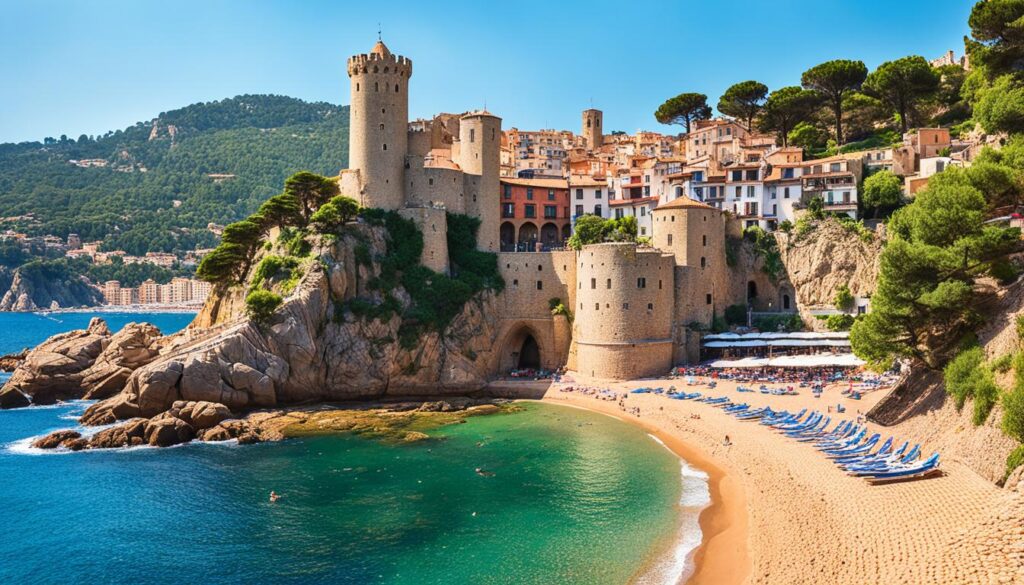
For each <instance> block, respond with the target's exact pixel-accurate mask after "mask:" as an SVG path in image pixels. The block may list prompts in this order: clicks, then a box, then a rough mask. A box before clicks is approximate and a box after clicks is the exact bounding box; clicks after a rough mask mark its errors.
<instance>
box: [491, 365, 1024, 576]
mask: <svg viewBox="0 0 1024 585" xmlns="http://www.w3.org/2000/svg"><path fill="white" fill-rule="evenodd" d="M575 380H576V382H574V383H572V384H551V385H550V387H549V388H547V391H546V392H545V393H544V397H543V400H544V401H546V402H552V403H556V404H567V405H572V406H577V407H582V408H587V409H590V410H593V411H597V412H603V413H606V414H611V415H614V416H618V417H620V418H622V419H624V420H627V421H630V422H632V423H634V424H638V425H640V426H642V427H644V428H645V429H647V430H649V431H650V432H652V433H654V434H655V435H656V436H658V437H659V438H660V439H661V440H663V441H664V442H665V443H666V445H668V446H669V447H670V448H671V449H673V450H674V451H675V452H676V453H677V454H679V455H680V456H681V457H682V458H683V459H685V460H686V461H688V462H690V463H691V464H692V465H694V466H696V467H698V468H700V469H702V470H704V471H705V472H707V473H708V475H709V482H710V488H711V495H712V505H711V506H710V507H708V508H707V509H706V510H705V511H704V513H703V514H702V515H701V527H702V530H703V544H702V546H701V548H699V549H698V550H697V552H696V555H695V557H694V560H695V563H696V572H695V574H694V575H693V576H692V577H691V579H690V580H689V583H693V584H702V585H704V584H716V585H730V584H738V583H757V584H761V583H783V584H796V585H800V584H808V585H809V584H847V583H848V584H851V585H852V584H857V585H863V584H869V583H877V584H886V585H889V584H895V583H915V584H916V583H921V584H926V583H928V584H930V583H942V584H948V583H1024V523H1022V522H1021V518H1022V510H1021V508H1022V506H1021V504H1022V503H1024V497H1022V495H1024V494H1021V493H1019V492H1008V491H1006V490H1002V489H999V488H998V487H996V486H995V485H993V484H992V483H990V482H988V481H986V480H985V479H983V478H982V477H980V476H979V475H977V474H976V473H974V472H973V471H972V470H971V469H969V468H967V467H966V466H964V465H962V464H959V463H957V462H955V461H948V460H944V461H943V464H942V469H943V470H944V472H945V475H943V476H942V477H938V478H933V479H928V480H924V481H916V482H906V483H898V484H891V485H884V486H871V485H869V484H868V483H867V482H866V481H864V480H863V479H859V478H855V477H850V476H847V475H845V474H844V473H843V472H842V471H841V470H840V469H839V468H837V467H836V466H835V465H833V464H832V463H831V462H830V461H829V460H827V459H826V458H825V457H824V456H822V455H821V454H820V453H819V452H818V451H817V450H816V449H814V448H813V447H812V446H810V445H808V444H804V443H798V442H796V441H793V440H790V439H788V438H786V437H784V436H782V435H779V434H777V433H776V432H774V431H772V430H771V429H769V428H767V427H765V426H763V425H759V424H757V423H754V422H741V421H739V420H737V419H735V418H734V417H732V416H730V415H728V414H726V413H724V412H722V411H721V410H720V409H718V408H715V407H713V406H710V405H707V404H703V403H699V402H693V401H682V400H671V399H668V398H665V397H664V396H658V395H653V394H632V395H628V398H626V400H625V404H626V406H627V407H639V409H640V416H635V415H632V414H628V413H627V412H624V411H623V410H622V409H621V408H620V407H619V405H618V404H617V403H616V402H614V401H607V400H600V399H597V398H595V397H592V396H588V395H584V394H580V393H573V392H563V391H561V390H560V388H561V387H564V386H570V385H579V386H584V385H586V386H595V387H600V388H610V389H613V390H617V391H619V392H626V391H628V390H630V389H633V388H638V387H641V386H650V387H659V386H660V387H664V388H666V389H667V388H668V387H669V386H672V385H674V386H676V388H677V389H679V390H687V391H699V392H703V393H705V395H708V394H710V395H714V396H729V397H730V398H731V399H732V400H733V402H747V403H750V404H751V406H752V407H758V406H771V407H772V408H775V409H787V410H789V411H796V410H799V409H802V408H808V409H810V410H819V411H825V410H826V407H827V406H829V405H831V406H833V407H834V406H835V405H836V404H837V403H842V404H843V405H844V406H845V407H846V409H847V411H846V413H845V414H843V415H837V414H835V413H833V415H832V416H833V417H839V419H842V418H843V417H845V418H847V419H851V420H852V419H854V418H855V417H856V416H857V411H858V410H860V411H861V412H867V410H868V409H869V408H870V407H871V406H872V405H873V404H874V403H875V402H877V401H878V400H880V399H881V398H882V395H883V393H884V390H883V391H875V392H872V393H868V394H866V395H865V396H864V398H863V399H862V400H851V399H848V398H845V397H842V396H841V390H842V389H843V388H844V387H846V386H845V385H843V384H837V385H832V386H829V387H827V388H826V389H825V392H824V394H823V396H822V397H821V398H814V397H813V396H812V394H811V393H810V390H809V389H799V392H800V395H798V396H774V395H765V394H760V393H739V392H736V390H735V387H736V384H735V383H731V382H728V381H719V384H718V388H716V389H714V390H711V391H709V390H707V387H706V386H693V387H689V386H687V385H686V382H685V380H683V379H664V380H643V381H640V382H629V383H613V384H609V383H597V382H592V381H588V380H586V379H582V378H579V377H577V378H575ZM517 384H519V383H510V385H512V386H515V385H517ZM527 384H530V385H532V386H534V387H536V385H537V384H538V383H536V382H535V383H527ZM496 385H505V384H504V383H496ZM747 385H748V386H750V385H751V384H747ZM545 386H547V384H545ZM754 386H757V385H754ZM775 386H776V387H779V386H781V385H775ZM509 390H511V388H510V389H509ZM833 410H834V409H833ZM693 415H697V416H699V417H700V418H692V416H693ZM839 419H837V418H833V422H835V421H836V420H839ZM831 426H832V425H830V427H831ZM870 430H871V431H872V432H874V431H877V432H880V433H882V436H883V438H885V437H887V436H889V434H890V433H891V432H892V430H891V429H886V428H885V427H881V426H878V425H870ZM897 432H898V431H897ZM726 435H729V437H730V440H731V443H732V444H731V445H730V446H726V445H724V438H725V436H726ZM896 438H897V439H898V440H900V441H901V442H902V440H910V441H911V442H912V444H913V442H914V437H910V436H897V437H896ZM922 451H923V455H924V456H927V455H929V454H930V453H931V452H930V451H929V450H928V446H927V445H922Z"/></svg>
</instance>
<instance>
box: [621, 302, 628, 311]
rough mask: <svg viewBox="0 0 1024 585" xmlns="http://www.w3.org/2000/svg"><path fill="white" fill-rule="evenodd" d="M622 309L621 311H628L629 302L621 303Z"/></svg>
mask: <svg viewBox="0 0 1024 585" xmlns="http://www.w3.org/2000/svg"><path fill="white" fill-rule="evenodd" d="M622 310H623V311H628V310H629V303H622Z"/></svg>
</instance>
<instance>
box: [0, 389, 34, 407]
mask: <svg viewBox="0 0 1024 585" xmlns="http://www.w3.org/2000/svg"><path fill="white" fill-rule="evenodd" d="M29 404H32V401H31V400H30V399H29V397H28V396H25V395H24V394H23V393H22V392H21V390H18V389H17V388H15V387H13V386H11V385H6V386H4V387H3V388H0V409H4V410H6V409H8V408H21V407H23V406H28V405H29Z"/></svg>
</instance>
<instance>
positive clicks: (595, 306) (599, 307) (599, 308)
mask: <svg viewBox="0 0 1024 585" xmlns="http://www.w3.org/2000/svg"><path fill="white" fill-rule="evenodd" d="M594 310H595V311H600V310H601V303H594Z"/></svg>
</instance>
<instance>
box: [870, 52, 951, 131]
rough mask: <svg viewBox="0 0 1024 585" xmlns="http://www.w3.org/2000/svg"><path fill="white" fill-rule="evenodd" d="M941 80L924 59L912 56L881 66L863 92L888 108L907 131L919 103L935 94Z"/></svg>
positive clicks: (902, 129) (872, 75) (873, 73)
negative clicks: (880, 101)
mask: <svg viewBox="0 0 1024 585" xmlns="http://www.w3.org/2000/svg"><path fill="white" fill-rule="evenodd" d="M939 81H940V75H939V72H938V71H936V70H935V68H933V67H932V66H931V64H929V63H928V61H926V60H925V58H924V57H921V56H919V55H912V56H910V57H903V58H901V59H896V60H895V61H886V62H885V63H882V64H881V65H879V66H878V69H875V70H874V71H872V72H871V74H870V75H868V76H867V78H866V79H865V80H864V91H865V92H866V93H868V94H869V95H872V96H874V97H876V98H878V99H880V100H882V102H884V103H885V104H886V105H887V106H889V109H890V110H891V111H892V112H894V113H895V114H896V115H897V116H898V117H899V120H900V130H901V131H902V132H906V131H907V129H908V127H909V123H910V119H911V117H912V116H913V114H914V112H915V110H916V108H917V106H918V104H919V103H920V102H921V101H924V100H927V99H930V98H931V97H932V96H934V95H935V92H936V91H938V89H939Z"/></svg>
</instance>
